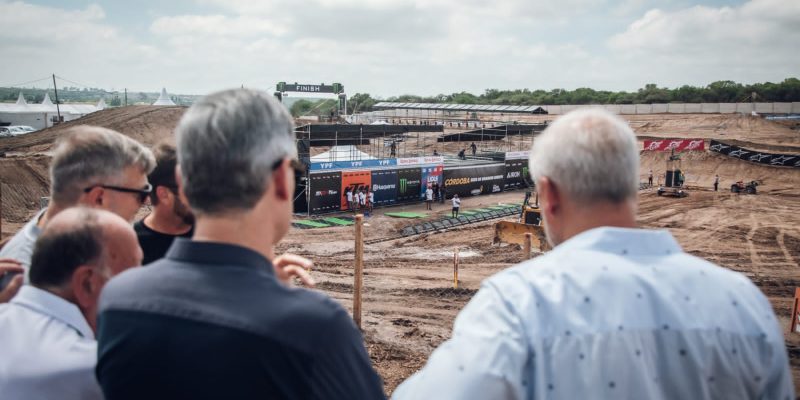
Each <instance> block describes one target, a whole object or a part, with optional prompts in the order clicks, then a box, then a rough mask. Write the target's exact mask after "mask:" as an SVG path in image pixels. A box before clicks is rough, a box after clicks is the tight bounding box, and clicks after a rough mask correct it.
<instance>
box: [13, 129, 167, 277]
mask: <svg viewBox="0 0 800 400" xmlns="http://www.w3.org/2000/svg"><path fill="white" fill-rule="evenodd" d="M154 166H155V160H154V158H153V153H152V152H151V151H150V150H149V149H148V148H146V147H144V146H143V145H142V144H140V143H139V142H137V141H135V140H133V139H131V138H129V137H127V136H125V135H123V134H121V133H119V132H116V131H113V130H110V129H105V128H100V127H95V126H86V125H82V126H78V127H75V128H72V129H70V130H68V131H67V132H65V133H64V134H63V135H62V136H61V137H60V138H59V139H58V141H57V142H56V145H55V149H54V150H53V158H52V160H51V162H50V205H49V206H48V207H47V208H46V209H44V210H42V211H40V212H39V213H38V214H36V215H35V216H34V218H33V219H31V221H30V222H28V223H27V224H26V225H25V226H24V227H23V228H22V229H21V230H20V231H19V232H17V234H16V235H14V237H12V238H11V240H9V242H8V243H7V244H6V245H5V246H4V247H3V249H2V250H0V258H11V259H15V260H17V261H19V262H20V264H22V266H23V268H25V270H26V271H27V269H28V266H29V265H30V263H31V254H32V252H33V245H34V243H35V242H36V239H37V238H38V237H39V234H40V233H41V230H42V228H43V227H44V226H45V224H47V221H49V220H50V219H52V218H53V217H55V216H56V215H57V214H58V213H59V212H61V211H62V210H65V209H67V208H70V207H74V206H78V205H81V206H86V207H94V208H101V209H104V210H108V211H111V212H113V213H115V214H117V215H119V216H120V217H122V218H123V219H125V220H127V221H131V220H133V217H134V216H135V215H136V212H137V211H139V208H140V207H141V206H142V203H143V202H144V201H145V200H146V199H147V196H149V195H150V192H151V190H152V188H151V186H150V184H149V183H147V174H148V173H150V171H152V170H153V168H154ZM25 281H26V282H27V281H28V279H27V272H26V279H25Z"/></svg>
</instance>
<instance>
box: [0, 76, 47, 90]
mask: <svg viewBox="0 0 800 400" xmlns="http://www.w3.org/2000/svg"><path fill="white" fill-rule="evenodd" d="M50 78H51V76H49V75H48V76H46V77H44V78H41V79H36V80H32V81H28V82H22V83H15V84H13V85H10V84H9V85H0V87H16V86H23V85H28V84H31V83H36V82H41V81H47V80H50ZM48 87H49V85H48Z"/></svg>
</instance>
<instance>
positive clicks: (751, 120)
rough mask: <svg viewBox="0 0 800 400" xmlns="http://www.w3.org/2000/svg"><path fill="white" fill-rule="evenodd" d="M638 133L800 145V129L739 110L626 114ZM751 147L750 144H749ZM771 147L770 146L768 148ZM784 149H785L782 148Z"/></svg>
mask: <svg viewBox="0 0 800 400" xmlns="http://www.w3.org/2000/svg"><path fill="white" fill-rule="evenodd" d="M622 117H623V118H625V119H626V120H628V122H629V123H630V125H631V128H633V130H634V131H635V132H636V134H637V135H639V136H640V137H642V138H644V137H643V136H650V137H655V138H698V139H717V140H721V141H729V140H737V141H741V143H743V144H744V143H749V144H752V145H753V146H751V147H755V146H757V145H758V144H762V145H768V146H781V147H782V148H783V149H784V150H786V149H789V150H791V148H800V132H798V131H796V130H793V129H792V128H791V127H789V126H787V125H785V124H782V123H777V122H774V121H768V120H765V119H763V118H760V117H752V116H749V115H739V114H687V115H671V114H651V115H623V116H622ZM745 147H747V146H745ZM765 149H766V150H769V149H770V148H769V147H768V148H765ZM781 151H783V150H781Z"/></svg>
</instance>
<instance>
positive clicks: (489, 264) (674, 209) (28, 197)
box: [0, 107, 800, 393]
mask: <svg viewBox="0 0 800 400" xmlns="http://www.w3.org/2000/svg"><path fill="white" fill-rule="evenodd" d="M154 109H155V110H154ZM160 110H161V111H159V109H158V108H155V107H140V108H131V109H130V110H126V109H120V110H110V111H107V112H104V113H98V114H95V115H91V116H89V117H87V118H86V119H85V120H80V121H79V122H83V123H93V124H100V125H105V126H110V127H112V128H114V129H118V130H120V131H121V132H123V133H126V134H129V135H131V136H133V137H135V138H137V139H139V140H142V141H144V142H145V143H147V144H149V145H152V144H154V143H156V142H157V141H159V140H160V139H161V138H162V137H165V136H169V135H170V134H171V131H172V129H173V127H174V125H175V124H176V123H177V120H178V118H179V117H180V115H181V113H182V112H183V110H182V109H181V108H175V107H166V108H161V109H160ZM531 119H537V120H541V119H552V117H547V116H544V117H532V118H531ZM627 119H628V120H629V121H630V123H631V126H632V127H633V128H634V129H636V131H637V134H638V135H639V136H640V139H645V138H649V137H654V138H660V137H664V138H672V137H686V138H690V137H692V138H693V137H700V138H706V139H711V138H714V139H720V140H727V141H734V140H735V141H739V142H738V143H739V144H745V145H748V146H750V147H753V148H759V149H766V150H775V151H782V152H787V153H788V152H792V153H800V133H798V132H797V131H795V130H792V129H790V128H789V127H787V126H786V125H781V124H777V123H772V122H769V121H764V120H761V119H753V118H750V117H740V116H730V115H727V116H726V115H688V116H687V115H648V116H628V117H627ZM58 132H59V131H54V130H52V129H51V130H48V131H44V132H40V133H37V134H34V135H38V136H33V135H32V136H30V137H23V138H16V139H0V151H5V152H8V154H9V155H10V156H8V157H6V158H0V179H2V183H3V186H2V195H3V203H4V204H3V206H4V207H3V210H2V219H3V228H4V229H3V230H4V236H7V235H8V234H9V233H11V232H13V231H14V230H15V229H18V228H19V226H21V223H22V222H24V221H25V220H26V219H27V218H28V217H29V216H30V215H31V214H32V213H34V212H35V210H36V209H37V208H38V198H39V197H40V196H43V195H45V194H46V188H47V184H48V177H47V163H48V157H47V155H46V152H47V151H48V150H49V149H50V146H51V145H52V140H53V139H54V138H55V137H56V136H57V134H58ZM430 146H435V145H434V144H433V143H432V142H431V143H430ZM448 146H450V147H448V148H447V150H448V151H453V150H454V149H456V146H459V145H458V144H448ZM428 150H429V151H432V149H430V148H429V149H428ZM665 158H666V154H665V153H649V152H647V153H643V155H642V174H643V176H644V174H645V173H646V171H647V170H648V169H653V170H654V172H655V173H656V174H657V175H659V174H661V173H662V171H663V167H664V160H665ZM683 158H684V165H683V167H684V170H685V171H686V173H687V183H688V184H689V185H694V186H699V187H703V188H704V190H694V191H693V192H692V193H691V195H690V196H689V197H687V198H684V199H671V198H661V197H658V196H656V195H655V193H654V192H652V191H644V192H642V193H641V194H640V213H639V222H640V223H641V225H642V226H643V227H647V228H665V229H669V230H670V231H671V232H672V233H673V234H674V235H675V237H676V238H677V239H678V241H679V242H680V244H681V245H682V246H683V247H684V248H685V250H686V251H688V252H690V253H692V254H695V255H698V256H700V257H703V258H706V259H708V260H711V261H713V262H716V263H719V264H720V265H723V266H725V267H727V268H730V269H732V270H735V271H740V272H742V273H744V274H746V275H747V276H749V277H750V278H751V279H752V280H753V281H754V282H756V284H757V285H759V287H760V288H761V289H762V290H763V291H764V293H765V294H766V295H767V296H768V297H769V299H770V301H771V302H772V304H773V306H774V307H775V310H776V312H777V313H778V315H779V317H780V319H781V324H782V326H783V327H786V326H787V325H788V319H789V314H790V307H791V302H792V296H793V293H794V288H795V286H800V266H799V265H798V263H800V171H798V170H796V169H795V170H791V169H786V168H775V167H765V166H760V165H755V164H751V163H747V162H744V161H740V160H734V159H730V158H727V157H724V156H721V155H717V154H712V153H705V152H703V153H686V154H684V155H683ZM715 174H719V175H720V176H721V178H722V185H721V186H722V187H721V189H722V190H725V188H726V187H729V186H730V183H732V182H733V181H736V180H739V179H743V180H760V181H761V183H762V186H760V187H759V189H760V190H762V193H761V194H759V195H757V196H749V195H741V196H735V195H731V194H730V193H728V192H724V191H723V192H719V193H714V192H710V191H708V190H707V189H705V188H709V187H710V186H711V182H712V180H713V177H714V175H715ZM522 196H523V193H522V192H507V193H502V194H497V195H493V196H483V197H475V198H467V199H464V200H463V204H462V207H463V208H464V209H469V208H476V207H479V206H485V205H490V204H497V203H509V202H519V201H521V200H522ZM435 207H436V208H435V210H434V212H436V213H443V214H447V213H449V207H447V206H446V205H436V206H435ZM404 208H405V210H413V211H423V210H422V209H423V206H422V205H415V206H409V207H404ZM400 209H402V208H393V209H392V211H399V210H400ZM377 214H378V215H376V216H373V217H372V218H370V219H369V220H368V223H369V226H368V227H366V230H365V234H366V237H367V238H368V239H370V238H379V237H386V236H390V235H392V234H394V233H395V232H397V231H398V230H399V229H401V228H402V227H403V226H405V225H407V224H412V223H416V222H417V221H412V220H399V219H392V218H389V217H385V216H382V215H381V214H382V212H381V210H378V212H377ZM491 238H492V229H491V222H489V223H486V222H484V223H480V224H476V225H471V226H467V227H462V228H460V229H456V230H451V231H447V232H444V233H440V234H432V235H423V236H416V237H412V238H407V239H400V240H395V241H388V242H382V243H378V244H374V245H370V246H366V248H365V256H366V269H365V277H364V287H365V291H364V301H365V303H364V307H363V308H364V318H363V320H364V332H365V336H366V339H367V345H368V347H369V351H370V355H371V356H372V358H373V361H374V362H375V365H376V368H377V369H378V371H379V372H380V374H381V376H382V377H383V379H384V382H385V385H386V389H387V393H391V392H392V391H393V390H394V388H395V387H396V386H397V384H399V383H400V382H401V381H402V380H403V379H405V378H406V377H408V376H409V375H410V374H412V373H413V372H414V371H416V370H417V369H419V368H420V367H421V366H422V365H423V364H424V362H425V360H426V359H427V357H428V356H429V354H430V352H431V351H432V350H433V349H434V348H435V347H436V346H437V345H439V344H440V343H441V342H442V341H444V340H446V339H447V338H448V337H449V335H450V330H451V327H452V323H453V320H454V318H455V316H456V315H457V313H458V311H459V310H460V309H461V308H462V307H463V306H464V305H465V304H466V303H467V301H469V299H470V297H471V296H472V295H473V294H474V293H475V291H476V290H477V289H478V288H479V286H480V282H481V281H482V280H483V279H484V278H486V277H488V276H490V275H492V274H494V273H496V272H498V271H500V270H503V269H504V268H507V267H508V266H510V265H513V264H515V263H517V262H519V261H520V260H521V257H522V255H521V251H519V249H518V248H517V247H513V246H504V247H498V246H492V245H491ZM455 247H458V248H459V249H460V252H461V253H460V254H461V268H460V272H459V278H460V288H459V289H458V290H454V289H453V288H452V256H453V250H454V248H455ZM352 249H353V229H352V228H346V227H345V228H324V229H312V230H300V229H293V230H292V231H291V232H290V234H289V235H288V237H287V238H286V240H285V241H284V242H283V243H282V244H281V245H280V246H279V250H281V251H291V252H295V253H298V254H301V255H305V256H307V257H310V258H312V259H313V260H314V261H315V263H316V266H315V270H314V272H313V273H314V275H315V277H316V278H317V280H318V281H319V282H320V285H319V287H320V289H321V290H322V291H324V292H325V293H327V294H329V295H331V296H332V297H334V298H336V299H337V300H340V301H341V302H342V304H343V305H344V306H345V307H347V308H348V309H349V308H350V307H351V305H352V280H353V278H352V264H353V252H352ZM787 348H788V351H789V354H790V357H791V362H792V367H793V371H794V374H795V384H796V386H797V385H798V384H800V334H787Z"/></svg>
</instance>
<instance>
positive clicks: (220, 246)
mask: <svg viewBox="0 0 800 400" xmlns="http://www.w3.org/2000/svg"><path fill="white" fill-rule="evenodd" d="M166 258H169V259H172V260H175V261H183V262H189V263H194V264H222V265H242V266H247V267H253V268H257V269H261V270H266V272H267V273H268V274H270V275H271V274H273V273H274V271H273V270H272V263H271V262H270V261H269V260H267V258H266V257H264V256H263V255H261V254H259V253H257V252H255V251H254V250H251V249H248V248H246V247H242V246H237V245H234V244H228V243H219V242H199V241H194V240H191V239H187V238H182V237H178V238H175V241H174V242H172V246H171V247H170V248H169V250H168V251H167V255H166Z"/></svg>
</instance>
